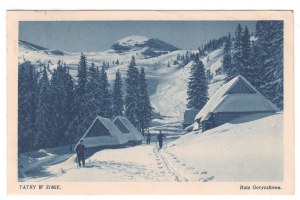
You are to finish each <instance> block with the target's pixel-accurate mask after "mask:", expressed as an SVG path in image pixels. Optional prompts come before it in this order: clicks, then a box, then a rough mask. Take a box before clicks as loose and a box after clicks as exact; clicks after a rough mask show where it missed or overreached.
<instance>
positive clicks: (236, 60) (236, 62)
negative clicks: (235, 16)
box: [232, 24, 242, 75]
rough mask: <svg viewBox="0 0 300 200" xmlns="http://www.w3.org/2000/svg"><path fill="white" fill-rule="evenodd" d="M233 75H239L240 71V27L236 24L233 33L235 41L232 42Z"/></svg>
mask: <svg viewBox="0 0 300 200" xmlns="http://www.w3.org/2000/svg"><path fill="white" fill-rule="evenodd" d="M232 63H233V74H234V75H236V74H240V73H241V71H242V26H241V24H238V26H237V28H236V31H235V40H234V42H233V55H232Z"/></svg>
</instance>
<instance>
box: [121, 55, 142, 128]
mask: <svg viewBox="0 0 300 200" xmlns="http://www.w3.org/2000/svg"><path fill="white" fill-rule="evenodd" d="M138 85H139V71H138V69H137V67H136V63H135V58H134V56H132V59H131V61H130V64H129V67H128V70H127V78H126V94H125V102H124V106H125V111H124V115H125V117H127V118H128V120H129V121H130V122H131V123H132V124H133V125H134V126H135V127H138V125H139V124H138V115H139V108H138V107H139V105H138V101H139V92H138V91H139V90H138V88H139V87H138Z"/></svg>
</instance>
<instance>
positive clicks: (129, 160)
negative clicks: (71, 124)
mask: <svg viewBox="0 0 300 200" xmlns="http://www.w3.org/2000/svg"><path fill="white" fill-rule="evenodd" d="M133 155H134V156H133ZM47 171H48V172H49V174H51V175H48V176H46V177H37V178H31V179H26V180H24V181H47V182H48V181H49V182H51V181H88V182H93V181H99V182H101V181H102V182H103V181H106V182H107V181H108V182H109V181H113V182H118V181H125V182H126V181H147V182H149V181H150V182H152V181H163V182H174V181H175V182H188V181H201V180H199V179H200V178H202V179H203V180H204V179H205V176H206V175H205V174H201V173H200V172H199V171H197V170H196V169H195V167H192V166H187V165H186V164H183V163H182V162H181V161H179V160H178V158H177V157H176V156H175V155H172V154H171V153H170V152H168V147H164V148H163V149H162V150H160V151H159V150H158V146H157V144H156V143H155V144H151V145H148V146H147V145H141V146H135V147H130V148H124V149H110V150H104V151H100V152H97V153H95V154H94V155H93V156H92V157H90V158H89V159H87V160H86V167H85V168H79V167H77V165H76V163H75V162H74V156H73V157H71V158H70V159H68V160H67V161H65V162H63V163H60V164H57V165H54V166H50V167H49V168H48V169H47Z"/></svg>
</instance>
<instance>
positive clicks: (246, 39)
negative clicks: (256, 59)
mask: <svg viewBox="0 0 300 200" xmlns="http://www.w3.org/2000/svg"><path fill="white" fill-rule="evenodd" d="M241 43H242V57H241V69H240V74H241V75H242V76H244V77H245V78H246V79H247V80H249V81H250V80H253V79H255V75H256V74H255V71H254V70H253V69H252V66H251V65H250V55H251V42H250V34H249V30H248V28H247V26H246V27H245V29H244V31H243V34H242V38H241ZM250 82H253V81H250Z"/></svg>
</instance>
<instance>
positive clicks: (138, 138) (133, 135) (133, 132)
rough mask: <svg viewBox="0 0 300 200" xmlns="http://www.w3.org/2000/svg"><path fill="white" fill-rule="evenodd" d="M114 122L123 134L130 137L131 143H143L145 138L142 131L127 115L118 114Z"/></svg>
mask: <svg viewBox="0 0 300 200" xmlns="http://www.w3.org/2000/svg"><path fill="white" fill-rule="evenodd" d="M113 122H114V124H115V125H116V126H117V127H118V128H119V130H120V131H121V132H122V133H123V136H124V137H126V138H127V139H128V143H129V144H133V145H137V144H141V143H142V141H143V139H144V138H143V136H142V134H141V132H139V131H138V130H137V129H136V128H135V127H134V126H133V124H132V123H131V122H130V121H129V120H128V119H127V118H126V117H121V116H117V117H116V118H115V119H114V121H113Z"/></svg>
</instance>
